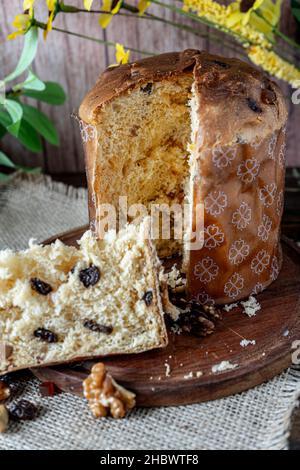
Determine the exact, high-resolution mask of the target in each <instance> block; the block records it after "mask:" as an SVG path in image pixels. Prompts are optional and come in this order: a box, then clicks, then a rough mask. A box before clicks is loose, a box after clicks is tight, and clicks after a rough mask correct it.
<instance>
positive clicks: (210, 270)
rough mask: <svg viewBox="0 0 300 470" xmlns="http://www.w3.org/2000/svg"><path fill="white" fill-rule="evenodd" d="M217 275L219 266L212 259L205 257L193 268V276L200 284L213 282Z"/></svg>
mask: <svg viewBox="0 0 300 470" xmlns="http://www.w3.org/2000/svg"><path fill="white" fill-rule="evenodd" d="M218 273H219V266H218V265H217V264H216V263H215V262H214V260H213V259H212V258H210V257H209V256H207V257H206V258H203V259H202V260H201V261H199V262H198V263H197V264H196V265H195V267H194V275H195V277H196V278H197V279H199V281H200V282H203V284H207V283H209V282H211V281H213V280H214V279H215V278H216V277H217V275H218Z"/></svg>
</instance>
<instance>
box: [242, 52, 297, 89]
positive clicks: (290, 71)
mask: <svg viewBox="0 0 300 470" xmlns="http://www.w3.org/2000/svg"><path fill="white" fill-rule="evenodd" d="M248 56H249V58H250V59H251V60H252V62H253V63H254V64H256V65H258V66H260V67H262V68H263V69H264V70H265V71H266V72H269V73H270V74H271V75H273V76H275V77H277V78H279V79H281V80H285V81H287V82H288V83H290V84H291V85H293V84H295V82H297V80H300V70H299V69H297V68H296V67H295V66H294V65H293V64H290V63H289V62H286V61H285V60H284V59H282V58H281V57H279V56H278V55H277V54H276V53H275V52H274V51H270V50H265V49H263V48H262V47H259V46H252V47H250V48H249V49H248Z"/></svg>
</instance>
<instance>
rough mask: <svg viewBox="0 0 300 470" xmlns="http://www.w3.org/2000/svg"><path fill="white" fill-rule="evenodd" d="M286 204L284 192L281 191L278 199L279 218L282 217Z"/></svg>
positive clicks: (277, 210)
mask: <svg viewBox="0 0 300 470" xmlns="http://www.w3.org/2000/svg"><path fill="white" fill-rule="evenodd" d="M283 204H284V192H283V191H280V192H279V194H278V196H277V198H276V214H277V215H278V217H280V216H281V214H282V210H283Z"/></svg>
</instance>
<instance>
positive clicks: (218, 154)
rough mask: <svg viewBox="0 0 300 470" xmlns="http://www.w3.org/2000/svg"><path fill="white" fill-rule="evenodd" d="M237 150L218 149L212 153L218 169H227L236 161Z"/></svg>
mask: <svg viewBox="0 0 300 470" xmlns="http://www.w3.org/2000/svg"><path fill="white" fill-rule="evenodd" d="M236 154H237V149H236V148H232V147H228V148H222V147H216V148H214V149H213V151H212V161H213V164H214V165H215V166H216V167H217V168H226V167H227V166H228V165H230V164H231V162H232V161H233V160H234V159H235V157H236Z"/></svg>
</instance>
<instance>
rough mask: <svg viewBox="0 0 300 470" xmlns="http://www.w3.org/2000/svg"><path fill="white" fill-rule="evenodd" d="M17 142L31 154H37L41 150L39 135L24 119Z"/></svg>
mask: <svg viewBox="0 0 300 470" xmlns="http://www.w3.org/2000/svg"><path fill="white" fill-rule="evenodd" d="M18 140H19V141H20V142H21V144H22V145H24V147H26V148H27V149H28V150H30V151H31V152H34V153H39V152H41V151H42V150H43V146H42V142H41V138H40V136H39V134H38V133H37V132H36V131H35V130H34V128H33V127H32V126H31V125H30V124H28V122H26V121H25V120H24V119H22V121H21V125H20V129H19V135H18Z"/></svg>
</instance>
